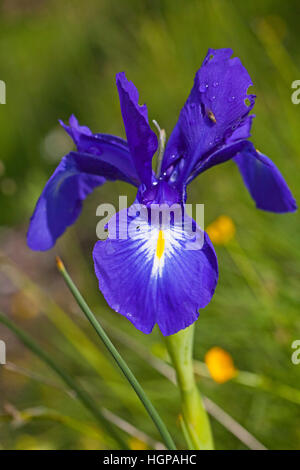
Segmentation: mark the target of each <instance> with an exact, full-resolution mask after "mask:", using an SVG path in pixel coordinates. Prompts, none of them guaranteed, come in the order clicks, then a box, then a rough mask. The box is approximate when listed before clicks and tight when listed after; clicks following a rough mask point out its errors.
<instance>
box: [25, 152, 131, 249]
mask: <svg viewBox="0 0 300 470" xmlns="http://www.w3.org/2000/svg"><path fill="white" fill-rule="evenodd" d="M107 179H108V180H111V181H114V180H116V179H120V180H123V181H128V177H127V175H126V174H123V173H122V171H120V170H119V169H118V168H116V167H114V166H113V165H110V164H109V163H107V162H104V161H103V160H101V158H99V157H98V156H94V155H90V154H84V153H78V152H71V153H69V154H68V155H66V156H65V157H64V158H63V159H62V161H61V162H60V164H59V165H58V167H57V168H56V170H55V172H54V173H53V175H52V176H51V178H50V179H49V181H48V182H47V184H46V186H45V188H44V190H43V192H42V194H41V196H40V198H39V200H38V202H37V204H36V208H35V211H34V213H33V215H32V217H31V220H30V225H29V230H28V233H27V243H28V246H29V247H30V248H31V249H33V250H42V251H43V250H49V249H50V248H52V247H53V245H54V244H55V242H56V240H57V238H58V237H59V236H60V235H62V234H63V233H64V231H65V230H66V228H67V227H68V226H69V225H72V224H73V223H74V222H75V221H76V219H77V218H78V216H79V214H80V212H81V208H82V201H83V200H84V199H85V198H86V197H87V196H88V194H90V193H91V191H92V190H93V189H94V188H95V187H96V186H100V185H102V184H103V183H105V181H106V180H107Z"/></svg>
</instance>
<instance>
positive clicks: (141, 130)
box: [116, 72, 158, 186]
mask: <svg viewBox="0 0 300 470" xmlns="http://www.w3.org/2000/svg"><path fill="white" fill-rule="evenodd" d="M116 82H117V87H118V92H119V97H120V105H121V112H122V116H123V121H124V125H125V131H126V136H127V141H128V146H129V149H130V152H131V155H132V157H133V160H134V164H135V167H136V170H137V173H138V175H139V178H140V180H141V182H143V183H145V184H146V186H150V185H151V182H152V157H153V155H154V153H155V152H156V150H157V146H158V142H157V137H156V135H155V133H154V132H153V131H152V130H151V128H150V126H149V123H148V112H147V107H146V105H143V106H140V105H139V103H138V100H139V94H138V91H137V89H136V87H135V86H134V84H133V83H132V82H130V81H128V80H127V78H126V76H125V73H124V72H122V73H119V74H117V77H116Z"/></svg>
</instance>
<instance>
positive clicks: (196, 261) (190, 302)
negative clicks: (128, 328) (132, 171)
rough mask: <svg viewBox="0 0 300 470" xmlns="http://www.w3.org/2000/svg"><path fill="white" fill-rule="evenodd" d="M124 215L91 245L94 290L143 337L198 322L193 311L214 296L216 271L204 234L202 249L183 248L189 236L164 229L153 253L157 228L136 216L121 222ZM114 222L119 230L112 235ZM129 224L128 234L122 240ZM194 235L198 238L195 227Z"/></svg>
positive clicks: (196, 312) (113, 221)
mask: <svg viewBox="0 0 300 470" xmlns="http://www.w3.org/2000/svg"><path fill="white" fill-rule="evenodd" d="M129 211H130V209H129ZM124 215H125V220H124ZM126 215H127V212H126V210H125V211H121V212H120V213H119V214H117V216H115V217H113V218H112V219H111V221H110V222H109V224H108V228H109V238H108V239H107V240H106V241H98V242H97V243H96V245H95V248H94V252H93V257H94V263H95V272H96V275H97V278H98V280H99V288H100V290H101V291H102V293H103V295H104V297H105V299H106V300H107V302H108V304H109V305H110V307H111V308H112V309H114V310H115V311H116V312H118V313H120V314H121V315H124V316H125V317H126V318H128V320H130V321H131V322H132V323H133V324H134V325H135V327H136V328H138V329H139V330H141V331H142V332H143V333H150V332H151V331H152V329H153V327H154V325H155V324H156V323H157V324H158V326H159V328H160V330H161V332H162V333H163V335H165V336H168V335H172V334H174V333H177V332H178V331H179V330H181V329H184V328H186V327H188V326H189V325H191V324H192V323H193V322H195V321H196V320H197V318H198V316H199V313H198V309H199V308H203V307H205V306H206V305H207V304H208V303H209V302H210V300H211V298H212V296H213V294H214V290H215V287H216V284H217V279H218V267H217V259H216V255H215V252H214V249H213V247H212V244H211V242H210V240H209V239H208V236H207V235H206V234H205V235H204V244H203V246H202V248H201V249H196V250H195V249H188V247H189V245H188V243H190V238H189V234H188V232H187V231H183V230H182V227H181V226H180V229H179V228H178V227H171V228H170V227H169V228H166V229H165V230H163V237H164V240H165V242H164V247H163V249H161V250H160V254H159V255H158V252H159V249H158V237H159V236H160V235H159V227H156V226H151V227H150V226H149V225H148V222H147V221H146V220H145V219H144V218H142V217H141V216H138V217H134V216H128V220H127V221H126ZM115 221H118V223H120V227H119V229H118V230H117V231H116V237H113V236H112V233H113V232H114V224H115ZM129 224H130V228H131V230H132V232H131V236H130V237H127V238H126V239H124V238H125V237H124V234H125V235H126V234H127V233H128V232H127V229H128V226H129ZM119 233H122V234H123V238H121V237H120V236H119ZM197 235H199V236H203V232H201V230H200V228H199V227H197Z"/></svg>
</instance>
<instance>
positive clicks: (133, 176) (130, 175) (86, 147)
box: [60, 115, 141, 186]
mask: <svg viewBox="0 0 300 470" xmlns="http://www.w3.org/2000/svg"><path fill="white" fill-rule="evenodd" d="M60 124H61V125H62V127H63V128H64V129H65V130H66V131H67V133H68V134H69V135H70V136H71V137H72V139H73V140H74V143H75V144H76V146H77V150H78V151H79V152H84V153H89V154H91V155H97V156H99V157H101V160H102V161H104V162H107V163H109V164H111V165H113V166H115V167H116V168H118V169H119V170H120V171H122V173H123V174H124V175H126V176H127V179H126V181H128V182H129V183H131V184H133V185H134V186H139V185H140V183H141V181H140V179H139V177H138V174H137V172H136V168H135V165H134V161H133V159H132V156H131V154H130V152H129V148H128V144H127V142H126V141H125V140H124V139H121V138H120V137H116V136H114V135H110V134H93V133H92V132H91V131H90V129H89V128H88V127H86V126H80V125H79V124H78V121H77V119H76V118H75V116H74V115H72V116H71V117H70V119H69V124H70V125H69V126H68V125H66V124H64V123H63V122H62V121H60Z"/></svg>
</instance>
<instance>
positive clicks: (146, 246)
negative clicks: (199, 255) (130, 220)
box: [132, 219, 184, 277]
mask: <svg viewBox="0 0 300 470" xmlns="http://www.w3.org/2000/svg"><path fill="white" fill-rule="evenodd" d="M134 225H135V231H134V236H133V237H132V238H134V241H136V242H137V243H138V246H137V255H139V256H141V257H143V258H144V259H145V261H146V262H148V263H152V272H151V277H161V276H162V273H163V268H164V266H165V263H166V262H167V259H168V258H170V257H171V256H174V255H176V252H177V253H178V251H179V250H180V249H182V245H181V244H180V240H184V233H183V232H182V228H181V226H172V228H170V227H168V228H166V229H164V230H161V228H160V227H158V226H150V225H149V224H148V223H147V222H145V221H141V219H136V220H135V221H134ZM160 232H161V233H160Z"/></svg>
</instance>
